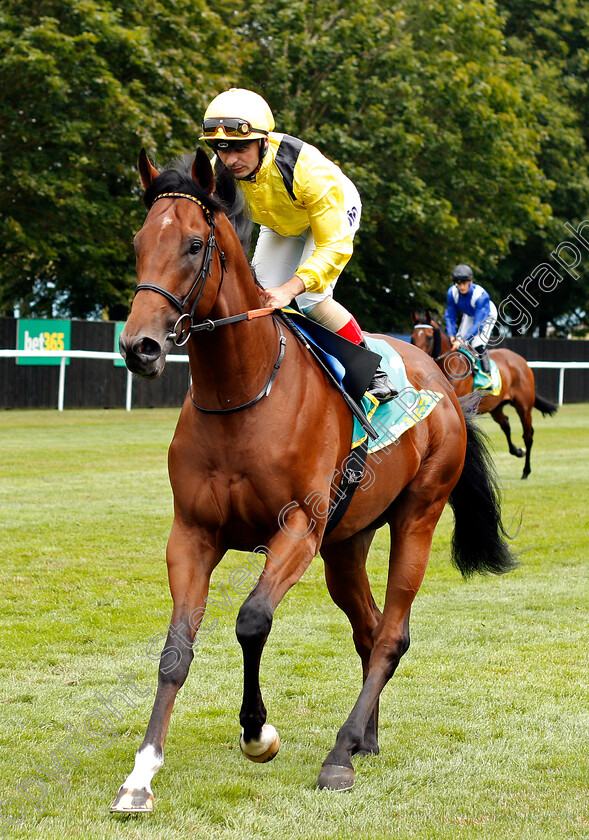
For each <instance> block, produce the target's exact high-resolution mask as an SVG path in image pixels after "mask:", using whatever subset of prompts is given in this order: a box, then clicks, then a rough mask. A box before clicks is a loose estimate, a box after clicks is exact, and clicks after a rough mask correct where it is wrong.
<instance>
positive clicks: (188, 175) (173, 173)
mask: <svg viewBox="0 0 589 840" xmlns="http://www.w3.org/2000/svg"><path fill="white" fill-rule="evenodd" d="M193 160H194V155H192V154H186V155H183V156H182V157H180V158H176V159H175V160H173V161H171V162H170V163H168V164H166V166H165V167H164V168H163V170H162V171H161V172H160V174H159V175H158V177H157V178H156V179H155V180H154V181H153V183H152V184H150V186H149V187H148V188H147V189H146V190H145V193H144V194H143V203H144V204H145V206H146V207H147V209H148V210H149V209H150V208H151V206H152V204H153V202H154V201H155V200H156V198H157V197H158V196H159V195H161V194H162V193H166V192H183V193H187V194H188V195H193V196H194V197H195V198H198V200H199V201H201V202H202V203H203V204H204V206H205V207H206V208H207V210H210V212H211V213H213V214H214V213H217V212H222V213H225V215H226V216H227V218H228V219H229V221H230V222H231V224H232V225H233V228H234V229H235V232H236V233H237V236H238V237H239V241H240V242H241V244H242V247H243V250H244V251H245V252H246V254H247V252H248V251H249V244H250V237H251V232H252V227H253V222H252V220H251V219H250V217H249V216H248V214H247V211H246V202H245V198H244V196H243V193H242V192H241V190H238V189H236V186H235V180H234V178H233V176H232V175H231V173H230V172H229V170H228V169H227V168H226V167H225V166H221V167H216V168H215V180H216V186H215V192H214V193H213V194H212V195H210V194H209V193H207V192H206V191H205V190H203V189H202V187H200V186H199V185H198V184H197V183H196V181H195V180H194V178H193V177H192V162H193Z"/></svg>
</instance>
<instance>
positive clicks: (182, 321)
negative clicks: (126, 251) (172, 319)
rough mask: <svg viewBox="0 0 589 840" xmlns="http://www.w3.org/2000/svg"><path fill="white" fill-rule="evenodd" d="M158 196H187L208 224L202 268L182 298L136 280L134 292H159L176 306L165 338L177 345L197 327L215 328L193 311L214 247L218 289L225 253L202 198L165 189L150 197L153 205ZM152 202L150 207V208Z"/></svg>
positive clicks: (184, 342) (209, 269) (185, 340)
mask: <svg viewBox="0 0 589 840" xmlns="http://www.w3.org/2000/svg"><path fill="white" fill-rule="evenodd" d="M160 198H187V199H188V200H189V201H193V202H194V203H195V204H198V206H199V207H200V208H201V210H202V211H203V213H204V214H205V219H206V220H207V224H208V225H209V228H210V233H209V238H208V239H207V244H206V245H205V253H204V258H203V262H202V267H201V269H200V271H199V273H198V275H197V277H196V280H195V281H194V283H193V284H192V286H191V287H190V291H189V292H188V294H187V295H185V297H183V298H180V297H178V296H177V295H175V294H173V293H172V292H169V291H168V290H167V289H164V288H163V286H158V285H157V284H156V283H139V284H138V285H137V286H136V288H135V294H137V292H140V291H142V290H144V289H147V290H149V291H151V292H158V294H160V295H163V296H164V297H165V298H166V300H169V301H170V303H172V304H173V305H174V306H175V307H176V309H178V310H179V312H180V317H179V318H178V320H177V321H176V323H175V324H174V330H173V331H172V332H171V333H170V334H169V335H168V338H171V339H172V341H173V342H174V344H175V345H176V346H177V347H182V346H183V345H184V344H186V342H187V341H188V339H189V338H190V334H191V333H192V332H195V331H197V330H200V329H214V326H211V325H212V324H214V322H213V321H210V320H209V321H207V320H205V321H203V322H201V323H194V320H193V319H194V313H195V311H196V307H197V306H198V303H199V301H200V299H201V297H202V293H203V292H204V289H205V285H206V282H207V278H208V277H210V275H211V272H212V264H213V256H214V253H215V248H216V249H217V251H218V252H219V258H220V260H221V281H220V283H219V288H221V283H222V282H223V278H224V276H225V254H224V253H223V251H221V249H220V248H219V245H218V244H217V240H216V238H215V219H214V217H213V214H212V213H211V211H210V210H209V209H208V207H206V206H205V205H204V204H203V203H202V201H201V200H200V199H199V198H197V197H196V196H194V195H190V193H181V192H166V193H161V194H160V195H158V196H156V198H154V200H153V204H155V202H156V201H159V200H160ZM153 204H152V207H153ZM199 283H200V288H199V289H198V291H197V293H196V296H195V298H194V300H193V302H192V305H191V306H190V309H187V307H188V302H189V300H190V298H191V297H192V295H193V294H194V292H195V290H196V288H197V286H198V285H199Z"/></svg>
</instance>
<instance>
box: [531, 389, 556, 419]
mask: <svg viewBox="0 0 589 840" xmlns="http://www.w3.org/2000/svg"><path fill="white" fill-rule="evenodd" d="M534 408H537V409H538V411H541V412H542V414H543V415H544V417H546V415H547V414H548V415H550V417H552V415H553V414H556V412H557V411H558V406H557V405H554V403H551V402H548V400H545V399H544V397H540V396H539V395H538V394H536V398H535V399H534Z"/></svg>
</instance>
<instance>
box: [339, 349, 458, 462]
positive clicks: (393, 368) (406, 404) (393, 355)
mask: <svg viewBox="0 0 589 840" xmlns="http://www.w3.org/2000/svg"><path fill="white" fill-rule="evenodd" d="M366 343H367V344H368V346H369V347H370V349H371V350H373V351H374V352H375V353H378V354H379V355H380V356H381V357H382V360H381V367H382V368H383V369H384V370H386V372H387V373H388V375H389V378H390V379H391V381H392V382H393V383H394V385H395V387H396V389H397V391H398V392H399V395H398V396H397V397H395V399H393V400H390V401H389V402H387V403H382V404H381V403H379V402H378V400H375V399H374V398H373V397H372V396H370V394H364V396H363V397H362V403H361V405H362V408H363V409H364V411H365V412H366V417H367V419H368V420H369V421H370V423H371V424H372V426H373V428H374V429H375V430H376V432H377V433H378V439H377V440H374V441H372V440H371V441H369V443H368V452H369V453H370V452H376V451H377V450H379V449H383V448H384V447H386V446H390V445H391V444H395V445H396V442H397V441H398V439H399V438H400V437H401V435H402V434H403V433H404V432H406V431H407V430H408V429H410V428H412V426H415V425H416V424H417V423H419V422H420V421H421V420H423V419H424V418H425V417H427V416H428V414H430V413H431V412H432V411H433V410H434V408H435V407H436V405H437V404H438V403H439V402H440V400H441V399H443V396H444V394H442V393H440V392H438V391H431V390H428V389H421V390H420V389H419V388H416V387H415V385H413V384H412V383H411V382H410V381H409V378H408V376H407V371H406V369H405V363H404V362H403V359H402V357H401V355H400V354H399V353H398V352H397V351H396V350H395V349H394V348H393V347H391V345H390V344H389V343H388V341H384V340H383V339H380V338H371V337H370V336H366ZM366 438H367V435H366V432H365V430H364V429H363V428H362V426H361V425H360V423H359V422H358V420H356V418H354V429H353V433H352V449H354V448H355V447H357V446H359V445H360V444H361V443H363V442H364V441H365V440H366Z"/></svg>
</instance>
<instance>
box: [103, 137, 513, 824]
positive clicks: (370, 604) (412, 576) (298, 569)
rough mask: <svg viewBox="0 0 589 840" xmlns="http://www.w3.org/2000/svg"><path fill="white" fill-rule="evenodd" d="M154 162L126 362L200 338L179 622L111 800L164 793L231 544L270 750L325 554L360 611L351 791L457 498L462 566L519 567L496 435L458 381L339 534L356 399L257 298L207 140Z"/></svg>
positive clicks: (243, 638)
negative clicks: (185, 694)
mask: <svg viewBox="0 0 589 840" xmlns="http://www.w3.org/2000/svg"><path fill="white" fill-rule="evenodd" d="M139 173H140V177H141V183H142V185H143V188H144V190H145V193H144V202H145V204H146V207H147V208H148V212H147V216H146V219H145V222H144V225H143V227H142V228H141V230H140V231H139V233H138V234H137V235H136V237H135V249H136V255H137V275H138V281H139V282H138V285H137V288H136V295H135V298H134V301H133V305H132V308H131V312H130V315H129V318H128V320H127V323H126V325H125V328H124V330H123V333H122V335H121V339H120V349H121V352H122V354H123V356H124V358H125V360H126V364H127V367H128V368H129V370H131V371H132V372H134V373H137V374H140V375H142V376H146V377H155V376H158V375H159V374H160V373H161V372H162V370H163V368H164V364H165V360H166V354H167V353H168V352H169V350H170V349H171V348H172V347H173V346H174V344H181V343H184V342H185V343H186V348H187V351H188V356H189V362H190V372H191V385H190V387H189V390H188V393H187V395H186V399H185V400H184V404H183V406H182V409H181V413H180V417H179V420H178V424H177V427H176V431H175V433H174V437H173V440H172V443H171V445H170V450H169V459H168V467H169V476H170V482H171V485H172V489H173V496H174V520H173V525H172V528H171V532H170V536H169V540H168V545H167V558H166V559H167V566H168V576H169V584H170V590H171V594H172V598H173V609H172V616H171V621H170V626H169V632H168V635H167V639H166V641H165V644H164V647H163V650H162V653H161V658H160V664H159V670H158V688H157V692H156V696H155V700H154V705H153V711H152V714H151V717H150V720H149V724H148V726H147V730H146V734H145V738H144V740H143V743H142V744H141V746H140V747H139V750H138V751H137V753H136V757H135V764H134V768H133V770H132V772H131V773H130V775H129V776H128V777H127V778H126V779H125V781H124V783H123V785H122V786H121V788H120V790H119V792H118V794H117V796H116V799H115V800H114V802H113V804H112V806H111V810H112V811H115V812H129V811H136V812H142V811H143V812H146V811H151V810H152V808H153V793H152V788H151V781H152V778H153V776H154V775H155V773H156V772H157V770H158V769H159V768H160V767H161V766H162V765H163V750H164V740H165V736H166V732H167V729H168V723H169V720H170V715H171V713H172V707H173V704H174V700H175V698H176V694H177V692H178V690H179V689H180V687H181V686H182V685H183V683H184V681H185V680H186V678H187V675H188V670H189V667H190V663H191V661H192V659H193V646H194V642H195V638H196V632H197V630H198V628H199V626H200V624H201V622H202V620H203V615H204V614H205V611H206V602H207V593H208V591H209V581H210V577H211V573H212V572H213V569H214V568H215V567H216V566H217V564H218V563H219V562H220V560H221V559H222V557H223V555H224V554H225V552H226V551H228V550H229V549H235V550H238V551H244V552H249V553H250V554H249V558H250V559H252V566H251V568H252V574H253V583H252V585H251V586H249V587H247V588H246V591H248V592H249V594H248V596H247V598H246V599H245V601H244V603H243V604H242V606H241V608H240V610H239V613H238V616H237V621H236V634H237V638H238V641H239V644H240V645H241V647H242V652H243V701H242V705H241V712H240V716H239V717H240V723H241V727H242V730H241V737H240V746H241V750H242V752H243V754H244V755H245V756H246V757H247V758H249V759H251V760H252V761H256V762H263V761H268V760H270V759H272V758H273V757H274V756H275V755H276V753H277V752H278V748H279V743H280V742H279V738H278V733H277V732H276V730H275V728H274V727H273V726H272V725H271V724H268V723H266V718H267V715H266V708H265V706H264V703H263V700H262V694H261V690H260V662H261V657H262V652H263V649H264V645H265V642H266V640H267V638H268V634H269V633H270V629H271V627H272V622H273V617H274V612H275V610H276V608H277V607H278V604H279V603H280V601H281V600H282V598H283V597H284V596H285V594H286V593H287V592H288V590H289V589H290V588H291V587H292V586H293V585H294V584H295V583H296V582H297V581H298V580H299V579H300V578H301V576H302V575H303V573H304V571H305V570H306V569H307V567H308V566H309V564H310V563H311V561H312V559H313V558H314V557H315V556H316V555H317V554H318V553H319V552H320V553H321V556H322V558H323V560H324V563H325V575H326V580H327V587H328V590H329V592H330V595H331V597H332V598H333V600H334V601H335V603H336V604H337V605H338V606H339V607H340V608H341V609H342V610H343V611H344V612H345V614H346V615H347V617H348V619H349V621H350V623H351V625H352V631H353V640H354V644H355V647H356V650H357V652H358V654H359V656H360V659H361V662H362V667H363V686H362V689H361V691H360V694H359V697H358V699H357V701H356V703H355V705H354V707H353V709H352V711H351V713H350V715H349V717H348V719H347V720H346V722H345V723H344V724H343V726H342V728H341V729H340V730H339V733H338V735H337V738H336V741H335V745H334V747H333V749H332V750H331V752H330V753H329V755H328V756H327V758H326V759H325V761H324V762H323V765H322V768H321V772H320V774H319V778H318V782H317V784H318V787H319V788H327V789H331V790H345V789H348V788H350V787H351V786H352V785H353V783H354V768H353V765H352V761H351V759H352V756H354V755H366V754H369V753H378V751H379V747H378V734H377V721H378V702H379V696H380V693H381V691H382V689H383V688H384V686H385V684H386V683H387V682H388V680H389V679H390V678H391V676H392V674H393V672H394V671H395V669H396V667H397V665H398V663H399V660H400V658H401V656H402V655H403V654H404V653H405V651H406V650H407V648H408V646H409V613H410V608H411V604H412V602H413V599H414V598H415V596H416V594H417V591H418V589H419V587H420V585H421V582H422V578H423V576H424V573H425V568H426V565H427V561H428V557H429V552H430V547H431V541H432V535H433V532H434V528H435V526H436V523H437V521H438V518H439V517H440V515H441V513H442V510H443V508H444V505H445V504H446V502H447V501H448V500H449V501H450V503H451V505H452V507H453V510H454V515H455V533H454V544H453V546H454V547H453V555H454V560H455V562H456V564H457V566H458V568H459V569H460V571H461V572H462V574H463V575H465V576H468V575H470V574H472V573H473V572H481V573H496V574H500V573H503V572H506V571H507V570H508V569H510V568H511V567H512V566H513V565H514V559H513V556H512V554H511V551H510V549H509V547H508V545H507V541H506V538H505V532H504V531H503V527H502V524H501V512H500V506H499V501H498V491H497V486H496V483H495V479H494V477H493V473H492V466H491V464H490V463H489V460H488V455H487V452H486V448H485V444H484V440H483V438H482V437H481V433H480V432H479V431H478V430H477V428H476V426H475V425H474V423H473V421H472V418H470V417H468V416H467V417H466V418H465V416H464V412H463V411H462V408H461V406H460V404H459V402H458V399H457V397H456V396H455V395H454V394H453V393H450V394H448V395H444V396H443V398H442V399H441V401H440V402H439V403H438V404H437V405H436V406H435V408H434V409H433V411H431V413H430V414H429V415H428V416H427V417H426V418H425V419H423V420H422V421H421V422H419V423H418V424H417V425H415V426H413V427H412V428H410V429H409V430H408V431H406V432H405V433H404V434H403V435H402V436H401V437H400V438H399V439H398V444H397V445H395V446H392V445H391V446H390V447H388V448H387V447H385V448H384V449H382V450H380V452H378V453H375V455H373V456H370V457H369V459H368V461H367V463H366V469H365V476H364V480H363V482H362V484H361V486H360V487H358V489H357V490H356V493H355V495H354V496H353V498H352V501H351V504H350V505H349V507H348V509H347V511H346V513H345V515H344V516H343V518H342V519H341V521H340V522H339V524H338V525H337V526H336V527H335V528H334V529H333V530H332V531H331V532H330V533H329V535H328V536H326V535H325V526H326V516H327V511H328V508H329V506H330V503H331V502H332V501H333V499H334V497H335V493H336V491H337V489H338V487H337V484H338V481H339V479H340V476H341V474H342V471H343V469H344V462H345V460H346V457H347V456H349V453H350V445H351V436H352V428H353V421H352V414H351V412H350V410H349V408H348V406H347V405H346V403H345V402H344V400H343V399H342V396H341V394H340V393H338V392H337V390H336V389H335V388H334V387H333V385H332V384H331V382H330V380H329V379H328V378H327V376H326V373H325V372H324V370H323V369H322V368H321V367H320V366H319V365H318V364H317V363H316V362H315V361H313V360H312V359H311V356H310V354H309V353H308V351H307V350H306V349H305V347H304V346H303V345H302V344H301V343H300V342H299V341H298V340H297V339H296V338H295V336H294V335H293V334H291V333H288V331H287V330H286V329H285V327H284V326H283V324H281V320H280V318H278V317H277V316H276V315H275V314H273V313H269V312H268V311H267V310H260V309H258V307H259V306H260V299H259V295H258V286H257V285H256V282H255V279H254V276H253V274H252V271H251V269H250V265H249V263H248V260H247V257H246V254H245V252H244V249H243V247H242V246H241V243H240V241H239V238H238V237H237V235H236V232H235V230H234V228H233V226H232V224H231V222H230V221H229V219H228V217H227V214H226V212H224V206H223V204H222V202H221V201H220V200H219V197H218V195H217V194H216V192H215V179H214V173H213V170H212V168H211V164H210V162H209V160H208V157H207V155H206V153H205V152H204V151H203V150H201V149H199V150H198V152H197V154H196V157H195V158H194V160H191V166H190V167H189V168H188V169H187V170H186V171H185V170H184V169H183V168H182V167H180V168H178V167H176V168H174V167H170V168H168V169H164V170H163V171H162V172H161V173H160V172H159V171H158V169H156V168H155V166H154V165H153V164H152V162H151V161H150V160H149V158H148V157H147V155H146V153H145V150H142V152H141V155H140V157H139ZM225 209H226V208H225ZM255 315H260V317H254V316H255ZM262 316H263V317H262ZM391 344H393V345H394V346H395V347H396V348H397V350H398V351H399V352H400V353H401V354H402V355H403V357H404V360H405V364H406V366H407V371H408V373H409V375H411V374H412V373H413V372H419V373H421V374H422V375H424V376H426V375H427V374H428V373H429V372H431V371H432V370H435V369H436V368H435V365H434V362H433V361H432V360H431V359H430V358H428V356H427V355H426V354H424V353H422V351H421V350H418V349H417V348H415V347H411V345H410V344H408V343H407V342H399V341H395V340H394V339H393V340H391ZM385 523H388V526H389V528H390V532H391V552H390V567H389V576H388V584H387V589H386V595H385V599H384V607H383V609H382V611H381V610H380V609H379V608H378V606H377V605H376V603H375V601H374V599H373V597H372V592H371V589H370V584H369V581H368V577H367V574H366V558H367V554H368V550H369V547H370V543H371V541H372V538H373V536H374V534H375V531H376V529H377V528H379V527H380V526H381V525H383V524H385ZM256 558H257V559H258V560H259V565H258V566H256V565H255V564H254V560H255V559H256ZM244 594H245V593H244Z"/></svg>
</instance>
